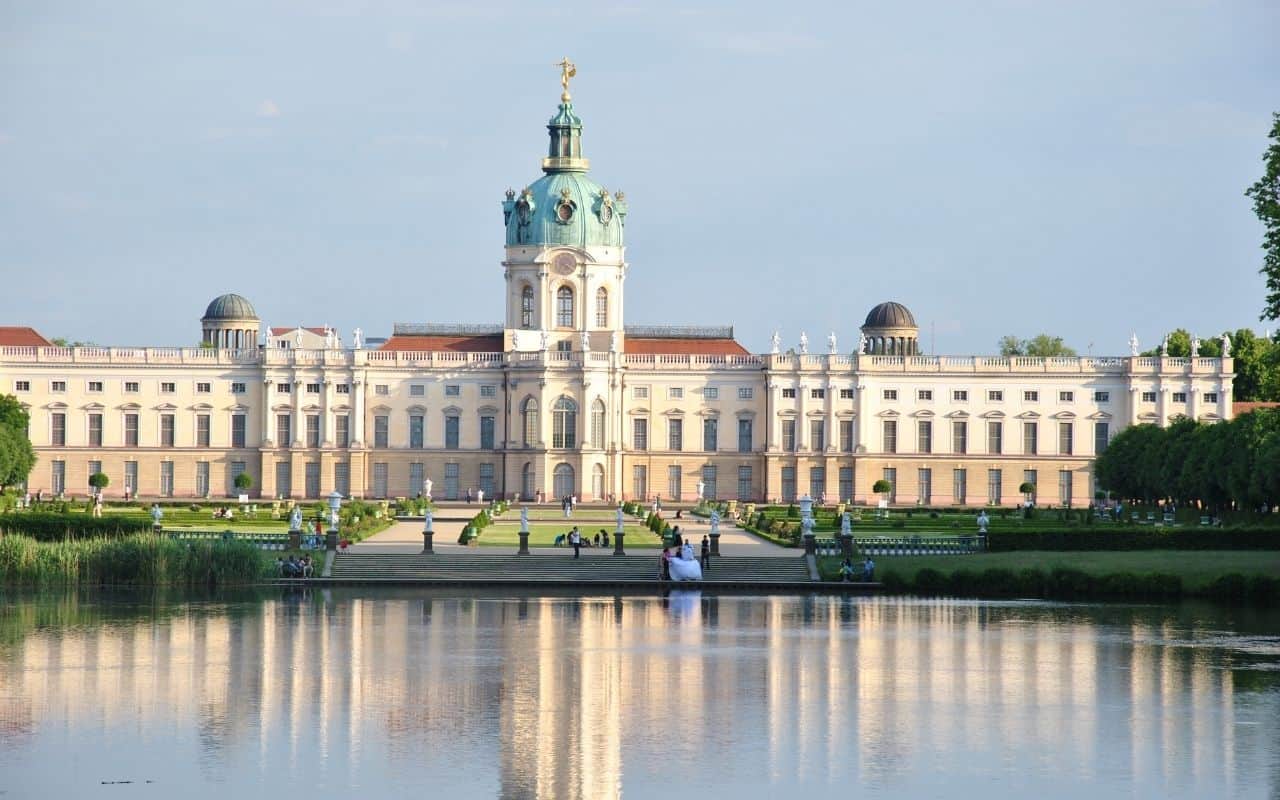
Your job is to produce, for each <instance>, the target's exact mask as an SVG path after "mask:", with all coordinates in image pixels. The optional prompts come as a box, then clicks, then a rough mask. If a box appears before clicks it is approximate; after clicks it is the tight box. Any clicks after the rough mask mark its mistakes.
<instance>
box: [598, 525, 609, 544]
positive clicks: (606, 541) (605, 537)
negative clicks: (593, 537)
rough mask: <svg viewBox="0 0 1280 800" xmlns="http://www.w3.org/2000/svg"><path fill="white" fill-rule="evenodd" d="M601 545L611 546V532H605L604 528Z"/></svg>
mask: <svg viewBox="0 0 1280 800" xmlns="http://www.w3.org/2000/svg"><path fill="white" fill-rule="evenodd" d="M600 545H601V546H602V547H608V546H609V532H608V531H607V530H605V529H604V528H601V529H600Z"/></svg>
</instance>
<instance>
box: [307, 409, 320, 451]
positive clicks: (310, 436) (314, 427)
mask: <svg viewBox="0 0 1280 800" xmlns="http://www.w3.org/2000/svg"><path fill="white" fill-rule="evenodd" d="M306 445H307V447H319V446H320V415H319V414H308V415H307V441H306Z"/></svg>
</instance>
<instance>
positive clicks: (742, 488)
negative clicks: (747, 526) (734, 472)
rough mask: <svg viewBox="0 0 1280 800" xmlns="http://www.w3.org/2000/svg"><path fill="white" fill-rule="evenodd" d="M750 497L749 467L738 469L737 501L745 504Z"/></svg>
mask: <svg viewBox="0 0 1280 800" xmlns="http://www.w3.org/2000/svg"><path fill="white" fill-rule="evenodd" d="M752 497H753V495H752V493H751V467H746V466H744V467H738V500H739V501H741V502H746V501H748V500H750V499H751V498H752Z"/></svg>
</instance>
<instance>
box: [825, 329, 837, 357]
mask: <svg viewBox="0 0 1280 800" xmlns="http://www.w3.org/2000/svg"><path fill="white" fill-rule="evenodd" d="M836 352H837V351H836V332H835V331H832V332H831V333H828V334H827V353H828V354H829V355H833V356H834V355H835V354H836Z"/></svg>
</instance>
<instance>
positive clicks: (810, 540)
mask: <svg viewBox="0 0 1280 800" xmlns="http://www.w3.org/2000/svg"><path fill="white" fill-rule="evenodd" d="M804 554H805V555H806V556H816V555H817V554H818V540H817V538H816V537H815V536H814V535H813V534H812V533H807V534H805V536H804Z"/></svg>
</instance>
